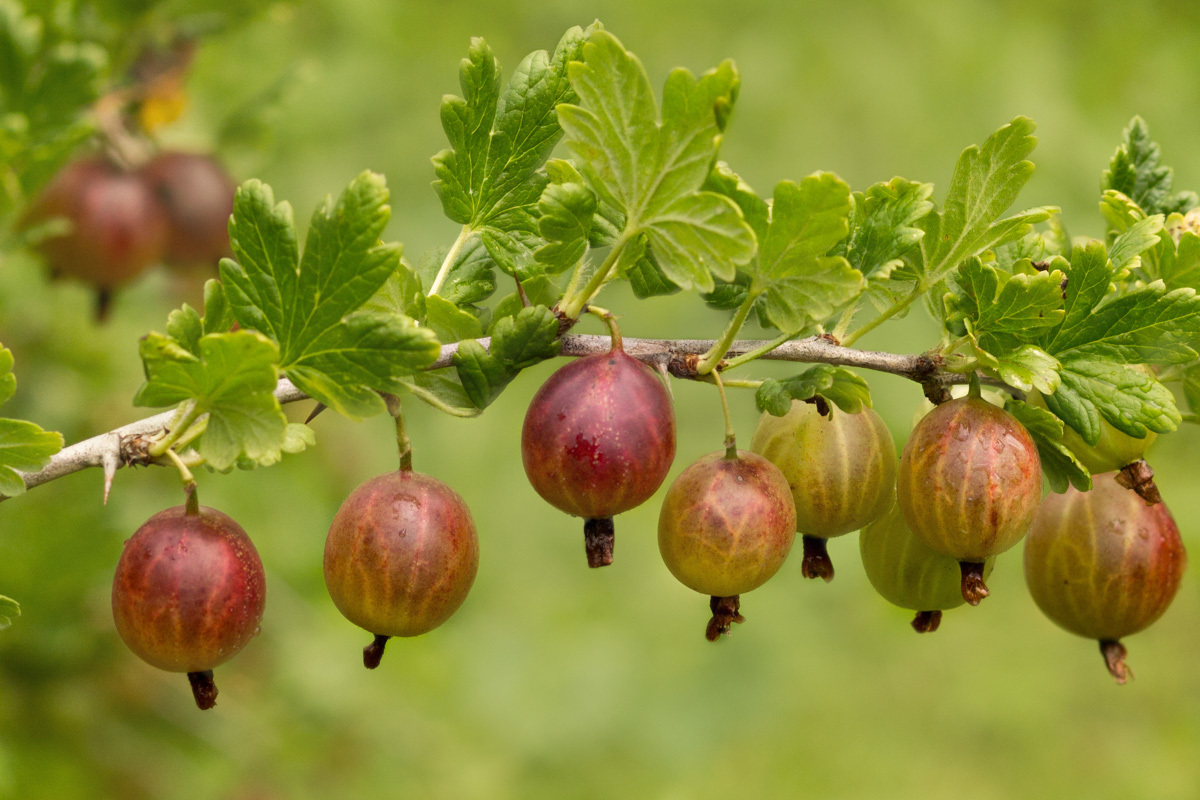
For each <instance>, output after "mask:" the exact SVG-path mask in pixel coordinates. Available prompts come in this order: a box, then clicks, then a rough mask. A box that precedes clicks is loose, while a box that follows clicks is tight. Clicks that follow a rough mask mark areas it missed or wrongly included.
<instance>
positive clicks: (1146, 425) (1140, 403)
mask: <svg viewBox="0 0 1200 800" xmlns="http://www.w3.org/2000/svg"><path fill="white" fill-rule="evenodd" d="M1059 359H1060V362H1061V364H1062V370H1061V373H1060V376H1061V378H1062V385H1061V386H1059V388H1058V391H1056V392H1055V393H1054V394H1052V395H1046V396H1045V400H1046V407H1047V408H1049V409H1050V410H1051V411H1053V412H1054V414H1055V416H1057V417H1059V418H1060V419H1062V420H1063V421H1064V422H1066V423H1067V424H1068V425H1070V426H1071V427H1072V428H1074V429H1075V430H1076V432H1078V433H1079V435H1080V436H1081V437H1083V440H1084V441H1085V442H1087V443H1088V444H1095V443H1096V442H1098V441H1099V440H1100V419H1101V418H1103V419H1105V420H1107V421H1108V422H1109V423H1110V424H1111V425H1112V426H1113V427H1115V428H1117V429H1118V430H1120V431H1123V432H1125V433H1127V434H1129V435H1130V436H1132V437H1134V438H1135V439H1144V438H1145V437H1146V433H1147V431H1154V432H1155V433H1170V432H1171V431H1173V430H1175V429H1176V428H1178V427H1179V423H1180V422H1181V421H1182V417H1181V416H1180V414H1179V410H1178V408H1176V406H1175V398H1174V397H1173V396H1172V395H1171V392H1170V390H1168V389H1167V388H1166V387H1165V386H1163V385H1162V384H1161V383H1159V382H1158V381H1156V380H1155V379H1153V378H1151V377H1148V376H1147V375H1146V374H1145V373H1143V372H1141V371H1140V370H1138V369H1133V368H1130V367H1126V366H1123V365H1122V364H1120V363H1114V362H1112V361H1098V360H1089V359H1083V358H1079V359H1074V358H1064V357H1062V356H1060V357H1059Z"/></svg>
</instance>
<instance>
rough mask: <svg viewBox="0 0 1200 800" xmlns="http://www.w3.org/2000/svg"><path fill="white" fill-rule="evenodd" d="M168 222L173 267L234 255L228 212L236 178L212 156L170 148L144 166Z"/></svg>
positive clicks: (144, 176) (169, 261)
mask: <svg viewBox="0 0 1200 800" xmlns="http://www.w3.org/2000/svg"><path fill="white" fill-rule="evenodd" d="M140 174H141V176H142V179H143V180H144V181H145V182H146V185H147V186H149V187H150V190H151V191H152V192H153V193H154V195H155V196H156V197H157V198H158V199H159V201H160V202H161V204H162V207H163V210H164V211H165V212H166V215H167V220H168V222H169V230H168V234H169V235H168V238H167V246H166V256H165V259H164V260H165V261H166V263H167V264H170V265H172V266H190V265H192V264H208V265H210V266H216V263H217V262H218V261H219V260H220V259H221V258H224V257H228V256H232V255H233V250H232V248H231V247H230V244H229V215H230V214H232V213H233V195H234V192H235V190H236V187H235V186H234V183H233V179H232V178H230V177H229V174H228V173H227V172H226V171H225V168H224V167H222V166H221V165H220V164H219V163H217V161H216V159H214V158H213V157H212V156H208V155H204V154H202V153H184V152H179V151H166V152H162V153H159V154H158V155H157V156H155V157H154V158H153V159H151V160H150V161H149V162H148V163H147V164H146V165H145V166H144V167H142V169H141V173H140Z"/></svg>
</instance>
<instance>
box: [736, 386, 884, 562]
mask: <svg viewBox="0 0 1200 800" xmlns="http://www.w3.org/2000/svg"><path fill="white" fill-rule="evenodd" d="M825 410H826V411H827V412H828V413H827V414H825V415H822V414H821V412H820V411H818V409H817V406H816V405H813V404H812V403H803V402H800V401H799V400H793V401H792V407H791V408H790V409H789V410H788V413H787V414H785V415H784V416H782V417H776V416H773V415H771V414H765V413H764V414H763V415H762V418H761V419H759V421H758V427H757V428H756V429H755V431H754V439H753V440H752V442H751V444H750V449H751V450H753V451H754V452H755V453H758V454H759V455H761V456H764V457H765V458H767V460H769V461H770V462H771V463H772V464H774V465H775V466H777V467H779V469H780V470H781V471H782V472H783V475H784V477H785V478H786V479H787V482H788V486H789V487H790V488H791V490H792V499H793V500H795V503H796V530H797V531H798V532H799V533H802V534H803V535H804V563H803V565H802V567H801V571H802V572H803V574H804V577H806V578H824V579H825V580H826V581H830V580H833V564H832V563H831V562H830V560H829V555H828V553H827V551H826V548H825V541H826V540H827V539H831V538H833V537H834V536H841V535H843V534H846V533H849V532H850V531H856V530H858V529H859V528H861V527H862V526H863V525H866V524H867V523H868V522H870V521H871V520H874V519H878V518H879V516H880V515H882V514H883V513H884V512H885V511H887V509H888V507H889V506H890V505H891V504H892V499H893V497H894V496H895V486H896V444H895V442H893V441H892V434H891V433H890V432H889V431H888V429H887V426H886V425H885V424H884V422H883V419H881V418H880V416H879V415H878V414H876V413H875V412H874V411H872V410H871V409H870V408H867V407H865V406H864V407H863V409H862V411H860V412H859V413H857V414H847V413H846V412H844V411H842V410H841V409H840V408H837V407H836V406H827V407H826V409H825Z"/></svg>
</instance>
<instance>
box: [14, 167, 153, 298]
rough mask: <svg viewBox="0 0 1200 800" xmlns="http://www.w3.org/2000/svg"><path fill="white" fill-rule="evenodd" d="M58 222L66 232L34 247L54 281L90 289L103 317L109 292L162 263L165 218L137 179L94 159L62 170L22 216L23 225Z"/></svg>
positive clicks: (42, 241) (141, 181)
mask: <svg viewBox="0 0 1200 800" xmlns="http://www.w3.org/2000/svg"><path fill="white" fill-rule="evenodd" d="M55 218H62V219H64V220H65V221H66V222H67V223H68V224H69V226H70V227H69V229H68V230H67V231H65V232H62V233H59V234H56V235H50V236H47V237H46V238H44V239H41V240H40V241H38V242H37V244H36V248H37V249H38V250H39V251H40V252H41V253H42V254H43V256H45V259H46V264H47V267H48V268H49V270H50V274H51V276H53V277H60V276H66V277H71V278H75V279H77V280H80V281H83V282H84V283H87V284H89V285H90V286H93V287H95V289H96V291H97V295H98V299H97V316H99V317H100V318H103V317H104V316H105V315H106V313H107V310H108V305H109V302H110V300H111V297H112V292H113V290H114V289H116V288H118V287H120V286H122V285H123V284H125V283H128V282H129V281H131V280H133V279H134V278H135V277H137V276H138V275H139V274H140V273H141V272H142V271H143V270H144V269H146V267H148V266H150V265H151V264H153V263H155V262H156V261H158V260H159V259H161V258H162V256H163V252H164V250H165V248H166V243H167V218H166V215H165V213H164V212H163V210H162V208H161V206H160V205H159V203H158V201H157V199H156V198H155V196H154V194H153V193H152V192H151V191H150V189H149V188H148V187H147V185H146V184H145V182H144V181H143V180H142V179H141V177H140V176H139V175H137V174H135V173H132V172H128V171H126V170H124V169H122V168H120V167H118V166H116V165H115V164H113V163H112V162H110V161H108V160H107V159H105V158H102V157H99V156H96V157H90V158H84V159H80V160H78V161H74V162H72V163H70V164H68V165H67V166H65V167H63V169H62V170H61V171H59V173H58V174H57V175H56V176H55V177H54V179H53V180H51V181H50V183H49V185H47V186H46V188H45V189H44V190H43V191H42V193H41V195H39V196H38V198H37V199H36V200H35V201H34V202H33V204H32V205H31V206H30V207H29V209H28V210H27V211H26V213H25V214H24V216H23V217H22V226H23V227H26V228H27V227H30V226H31V225H33V224H36V223H41V222H46V221H49V220H51V219H55Z"/></svg>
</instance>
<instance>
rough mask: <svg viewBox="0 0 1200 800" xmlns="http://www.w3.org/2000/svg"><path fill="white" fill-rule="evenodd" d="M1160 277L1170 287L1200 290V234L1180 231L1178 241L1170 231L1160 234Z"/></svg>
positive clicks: (1158, 253)
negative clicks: (1172, 236)
mask: <svg viewBox="0 0 1200 800" xmlns="http://www.w3.org/2000/svg"><path fill="white" fill-rule="evenodd" d="M1159 237H1160V244H1159V249H1158V251H1157V255H1158V277H1159V278H1161V279H1162V281H1163V284H1164V285H1165V286H1166V287H1167V288H1168V289H1180V288H1189V289H1195V290H1197V291H1200V234H1196V233H1193V232H1192V231H1186V230H1185V231H1180V233H1179V240H1178V243H1176V241H1175V240H1174V239H1172V238H1171V234H1170V232H1169V231H1166V230H1164V231H1162V232H1161V233H1160V234H1159Z"/></svg>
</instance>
